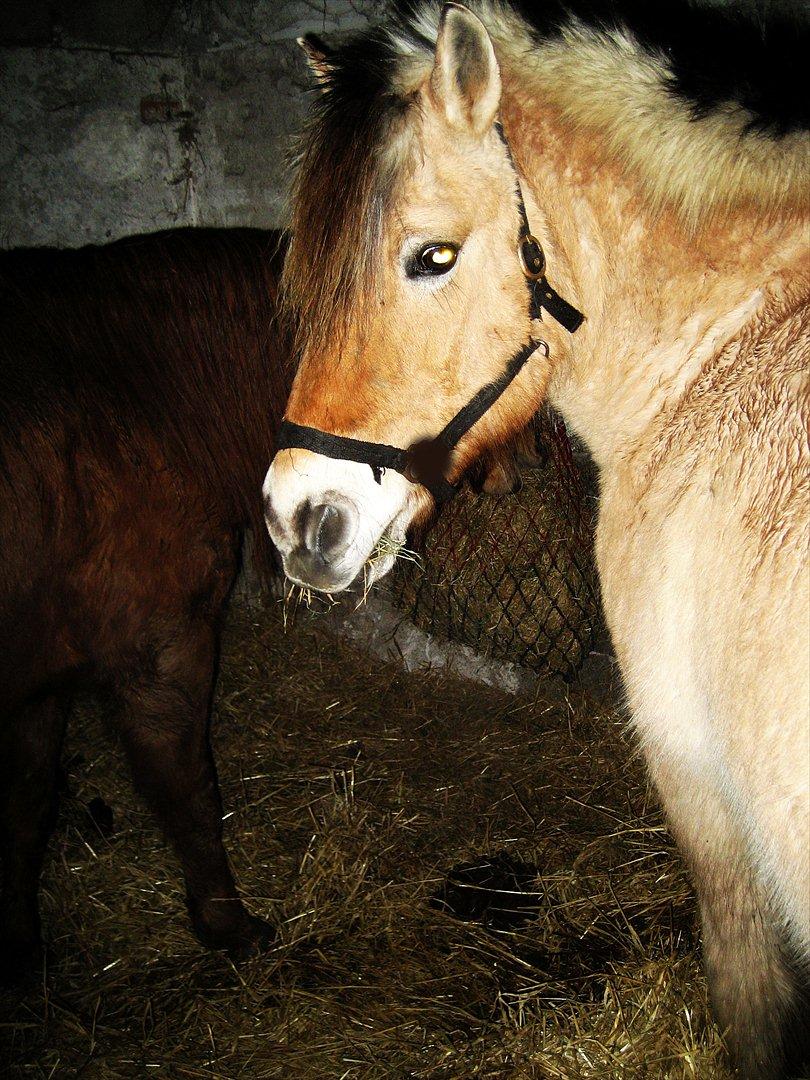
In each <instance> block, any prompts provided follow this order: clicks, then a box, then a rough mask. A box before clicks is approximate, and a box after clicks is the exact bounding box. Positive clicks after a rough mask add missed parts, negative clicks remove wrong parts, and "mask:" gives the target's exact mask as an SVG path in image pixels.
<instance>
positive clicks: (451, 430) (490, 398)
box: [276, 122, 585, 503]
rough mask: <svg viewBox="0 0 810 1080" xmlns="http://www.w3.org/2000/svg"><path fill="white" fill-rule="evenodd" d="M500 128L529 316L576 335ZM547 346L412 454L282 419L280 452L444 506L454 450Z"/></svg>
mask: <svg viewBox="0 0 810 1080" xmlns="http://www.w3.org/2000/svg"><path fill="white" fill-rule="evenodd" d="M495 128H496V130H497V132H498V134H499V135H500V137H501V139H502V140H503V144H504V146H505V147H506V153H507V156H508V158H509V162H510V164H511V165H512V168H513V170H514V173H515V187H516V191H517V200H518V211H519V214H520V231H519V233H518V257H519V259H520V265H521V267H522V269H523V273H524V275H525V277H526V284H527V286H528V288H529V316H530V318H531V319H532V320H534V319H541V318H542V311H543V309H545V310H546V311H547V312H548V313H549V315H551V317H552V318H553V319H556V321H557V322H558V323H560V325H561V326H563V327H564V328H565V329H566V330H567V331H568V332H569V333H570V334H574V333H576V331H577V330H578V329H579V327H580V326H581V325H582V323H583V321H584V319H585V316H584V315H583V314H582V313H581V312H580V311H577V309H576V308H575V307H574V306H573V305H572V304H569V303H568V301H567V300H564V299H563V298H562V297H561V296H560V294H559V293H558V292H556V290H555V289H553V288H552V287H551V285H549V283H548V281H547V280H546V257H545V254H544V252H543V249H542V247H541V246H540V243H539V241H538V240H536V239H535V237H534V236H533V235H532V232H531V229H530V228H529V219H528V217H527V214H526V206H525V203H524V202H523V192H522V191H521V188H520V179H519V177H518V172H517V169H516V168H515V163H514V159H513V157H512V152H511V150H510V148H509V143H508V142H507V141H506V136H505V134H504V131H503V128H502V127H501V124H500V122H498V123H496V124H495ZM538 348H544V349H545V354H546V356H548V345H546V343H545V342H544V341H538V340H535V339H534V338H530V339H529V341H528V342H527V343H526V344H525V345H523V346H522V347H521V348H520V350H519V351H518V352H517V353H515V355H514V356H513V357H512V359H511V360H510V361H509V363H508V364H507V365H506V369H505V370H504V372H503V374H502V375H499V376H498V378H497V379H493V381H492V382H489V383H487V384H486V385H485V386H482V387H481V389H480V390H479V391H478V393H477V394H476V395H475V396H474V397H473V398H472V399H471V400H470V401H468V402H467V404H466V405H465V406H464V407H463V408H462V409H460V410H459V411H458V412H457V413H456V415H455V416H454V417H453V419H452V420H451V421H450V422H449V423H448V424H446V425H445V426H444V428H442V430H441V431H440V432H439V434H438V435H436V436H435V437H434V438H432V439H425V440H422V441H421V442H416V443H414V444H413V445H412V446H410V447H408V449H407V450H405V449H402V448H400V447H398V446H388V445H387V444H386V443H375V442H367V441H366V440H365V439H351V438H348V437H347V436H345V435H334V434H332V433H331V432H329V431H321V430H320V429H319V428H313V427H306V426H305V425H303V424H296V423H294V422H293V421H292V420H282V422H281V427H280V428H279V433H278V440H277V443H276V449H277V450H292V449H296V450H298V449H300V450H312V451H313V452H314V453H316V454H322V455H323V456H325V457H331V458H337V459H338V460H341V461H357V462H359V463H360V464H361V465H368V466H369V467H370V468H371V471H372V473H373V474H374V479H375V480H376V481H377V483H378V484H379V483H381V482H382V474H383V472H384V471H385V470H386V469H393V470H394V472H398V473H402V475H403V476H404V477H405V478H406V479H407V480H410V481H411V483H413V484H421V485H422V486H423V487H425V488H427V490H428V491H429V492H430V494H431V495H432V496H433V498H434V499H435V501H436V502H437V503H444V502H447V501H448V500H450V499H452V498H453V496H454V495H456V494H457V493H458V490H459V485H458V484H451V483H450V481H449V480H448V479H447V472H448V468H449V465H450V459H451V457H452V454H453V451H454V450H455V448H456V446H457V445H458V444H459V442H460V441H461V439H462V438H463V437H464V435H466V434H467V432H468V431H469V430H470V428H471V427H472V426H473V425H474V424H475V423H477V422H478V421H479V420H480V419H481V417H482V416H483V415H484V413H485V412H487V411H488V410H489V409H490V408H491V407H492V406H493V405H494V404H495V402H496V401H497V400H498V398H499V397H500V396H501V394H502V393H503V392H504V390H506V388H507V387H508V386H509V384H510V383H511V382H512V380H513V379H514V378H515V377H516V375H517V374H518V372H519V371H520V370H521V369H522V368H523V366H524V364H525V363H526V361H527V360H528V359H529V357H530V356H532V354H533V353H534V352H535V351H536V350H537V349H538Z"/></svg>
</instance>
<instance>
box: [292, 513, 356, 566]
mask: <svg viewBox="0 0 810 1080" xmlns="http://www.w3.org/2000/svg"><path fill="white" fill-rule="evenodd" d="M303 525H304V528H303V534H304V535H303V540H304V546H305V547H306V548H307V549H308V550H309V551H310V552H312V553H313V554H314V555H318V556H320V557H321V558H322V559H323V560H324V561H325V562H329V561H330V560H331V559H333V558H334V557H335V556H336V555H339V554H342V553H343V551H345V549H346V547H347V546H348V543H349V521H348V516H347V515H346V514H345V513H344V512H343V511H342V510H340V509H339V508H338V507H336V506H330V505H327V504H324V503H319V504H318V505H317V506H311V507H309V509H308V511H307V513H306V516H305V519H304V522H303Z"/></svg>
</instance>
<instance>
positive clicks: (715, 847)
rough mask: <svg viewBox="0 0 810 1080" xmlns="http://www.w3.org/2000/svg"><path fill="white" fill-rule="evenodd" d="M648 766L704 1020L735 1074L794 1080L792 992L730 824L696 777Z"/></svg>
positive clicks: (667, 760)
mask: <svg viewBox="0 0 810 1080" xmlns="http://www.w3.org/2000/svg"><path fill="white" fill-rule="evenodd" d="M648 761H649V763H650V769H651V773H652V776H653V779H654V781H655V783H656V785H657V787H658V791H659V793H660V796H661V799H662V802H663V804H664V809H665V811H666V814H667V818H668V821H669V824H670V827H671V829H672V832H673V834H674V836H675V839H676V841H677V843H678V846H679V847H680V850H681V852H682V853H683V855H684V857H685V859H686V861H687V864H688V865H689V868H690V870H691V872H692V876H693V879H694V883H695V888H696V891H697V895H698V901H699V905H700V914H701V921H702V934H703V955H704V963H705V966H706V974H707V978H708V982H709V991H710V994H711V998H712V1004H713V1007H714V1013H715V1017H716V1019H717V1022H718V1025H719V1027H720V1028H721V1029H722V1030H723V1032H724V1035H725V1040H726V1044H727V1046H728V1048H729V1051H730V1053H731V1056H732V1058H733V1060H734V1062H735V1063H736V1065H737V1068H738V1070H739V1075H740V1076H741V1077H744V1078H745V1080H777V1078H780V1080H781V1078H785V1077H792V1076H795V1075H797V1074H796V1073H795V1071H794V1070H795V1069H797V1068H798V1067H800V1066H801V1065H802V1064H803V1063H804V1057H805V1054H806V1051H807V1016H806V1014H804V1012H803V1009H802V1005H803V1003H802V1000H801V999H802V991H801V988H800V986H799V984H798V980H797V977H796V973H794V972H793V971H792V970H791V969H790V966H789V964H788V962H787V960H786V955H785V951H784V950H785V945H786V941H787V937H786V935H785V932H784V930H783V927H782V925H781V923H780V921H779V919H778V918H777V917H776V915H775V912H774V908H773V906H772V904H771V903H770V901H769V898H768V895H767V893H766V891H765V889H764V888H763V886H762V884H761V883H760V881H759V880H758V878H757V876H756V874H755V871H754V864H753V860H752V854H751V850H750V846H749V843H748V841H747V838H746V837H745V835H744V833H743V830H742V828H741V826H740V823H739V820H738V818H737V817H736V815H735V814H734V813H733V812H732V809H731V807H730V805H729V803H728V802H727V799H726V796H725V795H724V794H723V792H722V790H721V789H720V787H719V785H717V786H716V785H715V781H714V778H707V775H706V773H705V772H699V771H698V770H696V769H694V768H693V767H691V765H690V764H686V763H684V761H683V760H678V759H676V758H675V757H674V755H669V756H668V757H665V756H661V755H660V753H656V754H648Z"/></svg>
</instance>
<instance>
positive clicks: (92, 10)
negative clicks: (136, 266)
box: [0, 0, 380, 247]
mask: <svg viewBox="0 0 810 1080" xmlns="http://www.w3.org/2000/svg"><path fill="white" fill-rule="evenodd" d="M379 9H380V4H379V2H378V0H324V2H323V3H319V2H317V0H310V2H307V0H287V2H281V3H273V2H271V0H221V2H217V0H196V2H193V0H184V2H183V0H175V2H169V3H166V2H159V0H123V2H121V0H119V2H115V0H83V2H82V0H27V2H26V0H5V3H4V4H2V5H0V245H2V246H4V247H12V246H16V245H25V244H55V245H58V246H75V245H78V244H83V243H91V242H94V243H99V242H104V241H105V240H109V239H115V238H116V237H119V236H122V235H125V234H128V233H133V232H144V231H150V230H153V229H162V228H170V227H172V226H176V225H192V224H194V225H257V226H270V225H276V224H278V223H279V222H280V220H281V219H282V215H283V203H284V194H285V190H286V168H285V161H286V154H287V149H288V146H289V142H290V136H291V134H292V133H293V132H294V131H296V130H297V129H298V127H299V126H300V122H301V118H302V115H303V111H304V108H305V96H306V94H305V92H306V88H307V87H308V86H309V85H310V81H309V77H308V73H307V70H306V66H305V64H304V61H303V57H302V54H301V52H300V50H299V49H298V47H297V45H296V44H295V38H296V37H297V36H298V35H300V34H302V33H305V32H306V31H315V32H317V33H326V34H330V33H337V32H341V31H346V30H350V29H352V28H355V27H358V26H361V25H363V24H364V23H366V22H368V20H369V19H370V18H373V17H374V16H375V14H376V13H377V12H378V11H379Z"/></svg>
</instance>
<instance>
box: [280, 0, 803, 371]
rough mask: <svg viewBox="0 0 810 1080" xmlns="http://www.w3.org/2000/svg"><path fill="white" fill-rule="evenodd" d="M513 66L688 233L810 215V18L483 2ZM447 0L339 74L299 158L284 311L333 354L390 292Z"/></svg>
mask: <svg viewBox="0 0 810 1080" xmlns="http://www.w3.org/2000/svg"><path fill="white" fill-rule="evenodd" d="M468 6H469V7H471V8H472V10H473V11H475V12H476V14H478V15H479V16H480V18H481V19H482V21H483V22H484V23H485V25H486V26H487V28H488V29H489V31H490V33H491V35H492V37H493V41H494V42H495V46H496V51H497V53H498V56H499V59H500V61H501V64H502V66H505V65H507V64H509V65H510V66H511V68H512V69H513V75H514V74H517V75H519V76H520V77H521V78H523V79H524V80H525V82H526V85H527V87H531V86H534V87H535V88H536V92H537V95H538V108H541V107H542V103H543V102H547V103H549V104H552V105H553V106H554V107H555V108H556V109H557V110H558V111H559V113H560V114H561V117H562V119H563V120H564V121H565V122H566V124H567V125H569V127H570V129H571V130H572V131H573V130H578V129H593V130H594V131H595V133H596V134H597V136H598V138H600V139H601V140H602V141H603V143H604V145H605V146H606V147H607V148H608V149H609V150H610V151H611V152H612V153H613V154H614V155H615V156H616V157H617V158H618V159H619V160H620V161H622V162H623V163H624V164H625V165H626V166H627V167H628V168H629V169H630V170H632V171H633V173H634V174H635V175H637V176H638V177H639V179H640V182H641V186H642V190H643V191H645V193H646V195H647V198H648V202H649V203H650V205H651V206H652V207H653V208H655V209H661V208H663V207H665V206H669V207H671V208H672V209H674V210H675V211H676V213H677V214H678V215H679V216H680V218H681V220H682V221H683V222H684V223H685V225H686V226H687V227H689V228H692V229H694V228H696V227H698V226H699V225H700V224H702V223H704V222H705V221H707V220H708V219H710V218H711V217H712V216H713V215H715V214H717V213H721V212H723V211H724V210H727V209H730V208H733V207H734V206H737V205H740V204H750V205H755V206H760V207H761V208H762V211H763V214H764V215H776V214H788V215H792V214H796V213H799V212H803V211H806V209H807V206H808V191H809V190H810V140H808V128H810V93H808V85H807V83H808V80H807V78H806V75H805V71H806V62H807V61H806V58H807V56H808V55H809V54H810V53H809V52H808V47H809V46H810V34H808V23H807V21H806V20H805V21H800V20H798V19H796V18H790V17H788V16H787V15H782V14H779V13H771V14H769V15H768V16H767V17H763V18H762V19H759V20H756V21H755V20H754V19H753V17H751V16H750V15H748V14H746V13H743V12H741V11H736V10H734V9H729V8H728V7H724V8H722V9H717V8H708V7H700V8H698V7H694V6H693V5H692V4H690V3H688V2H687V0H657V2H656V3H651V2H649V0H567V2H566V0H544V2H539V3H530V2H528V0H516V2H515V3H514V4H511V5H509V4H504V3H500V2H498V0H469V3H468ZM441 8H442V5H441V3H438V2H436V0H426V2H422V3H410V2H407V0H406V2H403V3H400V4H398V5H396V6H395V8H394V12H393V15H392V20H391V23H390V25H389V26H388V27H384V28H375V29H372V30H368V31H365V32H363V33H360V34H358V35H356V36H355V37H353V38H352V39H351V40H350V41H348V42H347V43H344V44H342V45H340V46H339V47H338V48H337V49H336V51H335V52H334V53H332V54H331V55H330V56H329V57H328V60H327V64H326V66H325V71H324V75H323V78H322V80H321V81H320V85H319V86H318V88H317V91H316V98H315V101H314V103H313V107H312V112H311V117H310V121H309V124H308V126H307V128H306V130H305V131H304V133H303V135H302V137H301V140H300V143H299V146H298V153H297V172H296V177H295V180H294V188H293V196H294V197H293V216H292V222H291V231H292V234H293V244H292V248H291V253H290V257H289V259H288V260H287V264H286V267H285V290H284V293H285V302H286V303H287V304H288V305H289V307H290V308H291V309H292V310H293V311H294V312H295V314H296V316H297V317H298V319H299V322H300V325H301V327H303V328H305V331H306V335H307V340H308V341H309V343H310V345H311V347H312V348H313V349H315V350H317V349H318V348H319V347H322V346H323V345H325V344H326V343H327V342H329V341H333V340H334V338H335V337H338V338H339V337H340V335H341V333H342V332H343V330H344V329H345V327H346V326H347V325H348V324H349V322H350V320H351V321H352V322H353V324H354V325H355V326H357V325H360V326H362V322H363V313H364V309H365V308H366V305H367V304H368V302H369V300H370V299H371V298H372V297H374V296H375V295H376V291H377V281H378V274H377V269H378V266H379V259H380V258H381V254H382V252H381V243H380V240H381V237H382V235H383V232H384V229H385V225H386V222H387V216H388V210H389V207H390V206H391V205H392V203H393V202H394V201H395V196H396V191H397V186H398V184H400V183H401V181H402V179H403V177H404V176H405V175H407V168H408V165H409V162H410V155H409V152H408V151H409V145H410V144H409V141H408V137H407V136H408V121H409V118H410V116H411V114H412V106H413V103H414V93H413V92H414V89H415V87H416V85H418V82H419V79H420V77H421V78H424V76H425V75H426V74H427V72H428V71H429V67H430V64H431V62H432V56H433V48H434V44H435V40H436V34H437V29H438V22H439V16H440V14H441Z"/></svg>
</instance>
